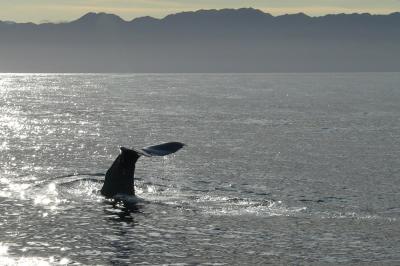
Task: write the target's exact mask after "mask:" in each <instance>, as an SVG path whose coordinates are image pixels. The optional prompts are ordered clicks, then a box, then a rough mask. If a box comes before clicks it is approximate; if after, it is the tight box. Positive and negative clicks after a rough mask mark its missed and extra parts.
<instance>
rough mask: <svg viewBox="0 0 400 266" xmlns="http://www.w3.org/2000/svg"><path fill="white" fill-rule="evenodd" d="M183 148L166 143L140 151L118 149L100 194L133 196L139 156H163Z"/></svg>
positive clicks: (178, 143) (177, 144)
mask: <svg viewBox="0 0 400 266" xmlns="http://www.w3.org/2000/svg"><path fill="white" fill-rule="evenodd" d="M183 146H184V144H183V143H180V142H168V143H164V144H160V145H155V146H149V147H145V148H142V149H130V148H125V147H120V149H121V153H120V154H119V155H118V157H117V158H116V159H115V161H114V162H113V164H112V165H111V167H110V168H109V169H108V170H107V173H106V175H105V179H104V184H103V187H102V188H101V194H102V195H104V196H106V197H109V198H111V197H114V196H115V195H118V194H123V195H129V196H134V195H135V188H134V176H135V164H136V162H137V160H138V159H139V157H140V156H142V155H143V156H147V157H151V156H165V155H168V154H171V153H174V152H176V151H178V150H180V149H181V148H182V147H183Z"/></svg>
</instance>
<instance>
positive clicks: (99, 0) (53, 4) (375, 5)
mask: <svg viewBox="0 0 400 266" xmlns="http://www.w3.org/2000/svg"><path fill="white" fill-rule="evenodd" d="M240 7H253V8H257V9H261V10H263V11H265V12H268V13H271V14H274V15H280V14H286V13H298V12H304V13H306V14H309V15H313V16H318V15H324V14H327V13H354V12H357V13H361V12H369V13H373V14H388V13H392V12H397V11H400V0H250V1H242V0H11V1H10V0H0V20H12V21H17V22H27V21H32V22H43V21H52V22H60V21H71V20H74V19H76V18H78V17H80V16H82V15H83V14H85V13H87V12H89V11H94V12H108V13H114V14H117V15H119V16H121V17H122V18H124V19H126V20H131V19H133V18H135V17H140V16H146V15H149V16H153V17H158V18H161V17H164V16H165V15H167V14H171V13H176V12H181V11H191V10H198V9H220V8H240Z"/></svg>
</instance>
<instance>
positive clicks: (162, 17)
mask: <svg viewBox="0 0 400 266" xmlns="http://www.w3.org/2000/svg"><path fill="white" fill-rule="evenodd" d="M243 9H247V10H254V11H260V12H262V13H264V14H265V15H270V16H272V17H274V18H278V17H282V16H290V15H305V16H307V17H309V18H321V17H326V16H335V15H369V16H390V15H395V14H400V10H399V11H393V12H387V13H372V12H349V13H346V12H337V13H326V14H323V15H311V14H307V12H287V13H281V14H274V13H273V12H267V11H266V10H264V9H259V8H252V7H241V8H220V9H215V8H211V9H196V10H188V11H180V12H175V13H170V14H167V15H164V16H161V17H156V16H151V15H143V16H136V17H133V18H132V19H125V18H123V17H122V16H121V15H119V14H116V13H111V12H106V11H98V12H96V11H89V12H83V15H80V16H78V17H76V18H74V19H72V20H59V21H50V20H42V21H39V22H33V21H14V20H9V19H5V20H3V19H0V22H8V23H16V24H30V23H31V24H36V25H40V24H48V23H50V24H62V23H71V22H74V21H76V20H79V19H80V18H82V17H84V16H85V15H88V14H97V15H99V14H106V15H114V16H117V17H119V18H120V19H121V20H122V21H124V22H131V21H133V20H135V19H140V18H145V17H149V18H153V19H156V20H163V19H165V18H167V17H168V16H173V15H178V14H182V13H196V12H201V11H223V10H235V11H239V10H243Z"/></svg>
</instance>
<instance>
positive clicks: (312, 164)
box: [0, 73, 400, 265]
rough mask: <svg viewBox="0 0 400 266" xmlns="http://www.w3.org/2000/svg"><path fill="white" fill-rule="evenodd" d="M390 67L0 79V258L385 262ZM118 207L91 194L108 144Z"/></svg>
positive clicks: (397, 222) (390, 220)
mask: <svg viewBox="0 0 400 266" xmlns="http://www.w3.org/2000/svg"><path fill="white" fill-rule="evenodd" d="M399 84H400V73H360V74H358V73H351V74H218V75H211V74H165V75H159V74H140V75H122V74H121V75H120V74H82V75H79V74H71V75H67V74H66V75H63V74H1V75H0V228H1V230H0V265H161V264H163V265H165V264H167V265H266V264H274V265H276V264H300V265H303V264H310V263H315V264H326V263H332V264H339V263H343V264H359V265H366V264H367V265H368V264H369V263H371V264H374V263H375V264H376V265H379V264H393V265H395V264H399V263H400V194H399V192H400V87H399ZM166 141H180V142H184V143H186V144H187V146H185V148H184V149H183V150H181V151H179V152H177V153H176V154H175V155H173V156H168V157H164V158H160V157H159V158H141V159H140V160H139V161H138V163H137V165H136V178H137V180H136V185H135V186H136V193H137V196H138V197H140V198H141V199H143V200H142V201H141V202H140V203H138V204H137V205H135V206H125V205H123V204H121V203H115V202H112V201H109V200H106V199H104V198H103V197H102V196H101V195H100V193H99V189H100V188H101V184H102V183H101V182H102V180H103V178H104V173H105V172H106V170H107V169H108V167H110V165H111V163H112V162H113V160H114V159H115V158H116V157H117V155H118V153H119V148H118V147H119V146H126V147H143V146H147V145H154V144H159V143H162V142H166Z"/></svg>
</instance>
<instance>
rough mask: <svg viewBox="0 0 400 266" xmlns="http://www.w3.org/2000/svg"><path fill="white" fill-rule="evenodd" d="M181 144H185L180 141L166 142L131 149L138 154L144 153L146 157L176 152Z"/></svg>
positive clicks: (180, 147) (181, 146)
mask: <svg viewBox="0 0 400 266" xmlns="http://www.w3.org/2000/svg"><path fill="white" fill-rule="evenodd" d="M183 146H185V144H183V143H180V142H167V143H163V144H159V145H154V146H148V147H144V148H142V149H133V150H134V151H136V152H137V153H138V154H139V155H144V156H147V157H152V156H165V155H168V154H171V153H174V152H177V151H178V150H180V149H182V148H183Z"/></svg>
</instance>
